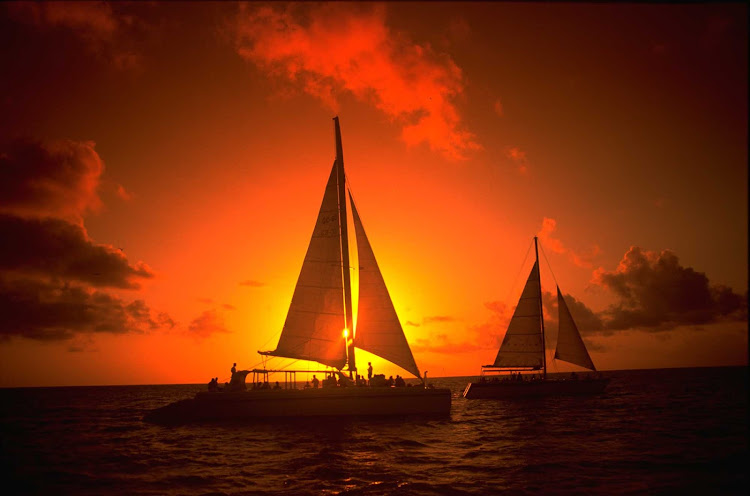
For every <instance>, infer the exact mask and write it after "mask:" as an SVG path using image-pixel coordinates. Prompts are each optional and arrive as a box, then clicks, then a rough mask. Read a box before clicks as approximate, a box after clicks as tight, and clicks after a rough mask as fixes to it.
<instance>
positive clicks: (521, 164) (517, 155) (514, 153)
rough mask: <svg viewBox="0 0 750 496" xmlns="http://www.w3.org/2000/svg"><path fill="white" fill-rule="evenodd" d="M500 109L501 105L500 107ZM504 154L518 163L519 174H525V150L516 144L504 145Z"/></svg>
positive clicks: (526, 167) (526, 170) (526, 162)
mask: <svg viewBox="0 0 750 496" xmlns="http://www.w3.org/2000/svg"><path fill="white" fill-rule="evenodd" d="M499 103H500V101H499V100H498V101H497V103H496V105H495V111H496V112H497V104H499ZM500 110H501V111H502V107H501V108H500ZM505 156H506V157H508V158H509V159H511V160H512V161H513V162H515V163H516V164H517V165H518V172H520V173H521V174H526V173H527V172H528V170H529V168H528V166H527V164H528V161H527V160H526V152H525V151H523V150H521V149H520V148H518V147H517V146H506V147H505Z"/></svg>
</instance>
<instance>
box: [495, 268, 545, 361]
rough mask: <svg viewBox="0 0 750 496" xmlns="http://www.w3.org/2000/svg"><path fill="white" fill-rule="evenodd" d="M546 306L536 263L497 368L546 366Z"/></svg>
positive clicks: (498, 357)
mask: <svg viewBox="0 0 750 496" xmlns="http://www.w3.org/2000/svg"><path fill="white" fill-rule="evenodd" d="M541 326H542V304H541V300H540V286H539V261H538V260H537V262H535V263H534V267H533V268H532V269H531V273H530V274H529V278H528V280H527V281H526V286H524V288H523V293H521V298H520V299H519V300H518V305H517V306H516V310H515V312H514V313H513V318H511V320H510V323H509V324H508V330H507V331H506V332H505V338H503V344H502V345H501V346H500V350H499V351H498V352H497V357H496V358H495V363H494V364H493V366H494V367H532V368H542V367H543V366H544V343H543V342H542V332H541Z"/></svg>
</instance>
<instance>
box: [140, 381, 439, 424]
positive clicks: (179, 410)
mask: <svg viewBox="0 0 750 496" xmlns="http://www.w3.org/2000/svg"><path fill="white" fill-rule="evenodd" d="M450 408H451V392H450V390H449V389H424V388H421V387H406V388H357V387H349V388H330V389H301V390H298V389H290V390H287V389H282V390H249V391H241V392H233V393H226V392H222V393H208V392H206V393H198V394H196V396H195V398H192V399H185V400H181V401H177V402H175V403H171V404H169V405H166V406H164V407H161V408H157V409H156V410H152V411H151V412H149V413H148V414H147V415H146V416H145V417H144V420H145V421H147V422H153V423H161V424H168V423H186V422H201V421H216V420H218V421H222V420H228V421H237V420H246V419H253V418H294V417H316V416H386V415H421V416H426V415H430V416H436V415H443V416H447V415H449V414H450Z"/></svg>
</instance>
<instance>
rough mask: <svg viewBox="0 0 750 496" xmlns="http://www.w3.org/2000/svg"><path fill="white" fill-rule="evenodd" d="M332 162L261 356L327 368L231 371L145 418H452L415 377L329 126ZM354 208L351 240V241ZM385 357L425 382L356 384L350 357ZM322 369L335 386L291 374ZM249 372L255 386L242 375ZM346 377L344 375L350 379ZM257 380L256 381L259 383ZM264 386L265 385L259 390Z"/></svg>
mask: <svg viewBox="0 0 750 496" xmlns="http://www.w3.org/2000/svg"><path fill="white" fill-rule="evenodd" d="M333 121H334V132H335V143H336V158H335V160H334V163H333V167H332V168H331V172H330V175H329V177H328V182H327V184H326V188H325V193H324V194H323V201H322V204H321V206H320V211H319V213H318V219H317V222H316V224H315V228H314V230H313V234H312V238H311V239H310V244H309V246H308V248H307V253H306V255H305V258H304V261H303V263H302V269H301V271H300V274H299V278H298V280H297V285H296V287H295V289H294V294H293V296H292V301H291V304H290V306H289V312H288V314H287V317H286V321H285V323H284V327H283V329H282V331H281V335H280V337H279V341H278V344H277V346H276V348H275V349H274V350H271V351H259V352H258V353H260V354H261V355H263V356H272V357H285V358H291V359H296V360H305V361H309V362H317V363H318V364H321V365H324V366H326V367H328V369H326V370H317V371H311V370H299V371H294V370H289V369H280V370H267V369H265V367H264V368H263V369H253V370H243V371H238V372H236V373H233V377H232V382H231V383H230V384H229V385H228V386H227V387H226V388H225V390H224V391H222V392H200V393H198V394H197V395H196V396H195V398H191V399H186V400H182V401H178V402H176V403H172V404H170V405H167V406H165V407H162V408H160V409H157V410H154V411H152V412H151V413H150V414H149V415H147V417H146V420H151V421H156V422H159V421H174V420H178V421H185V420H214V419H242V418H247V417H297V416H322V415H326V416H327V415H332V416H333V415H367V416H369V415H374V416H377V415H448V414H449V413H450V407H451V392H450V390H449V389H439V388H433V387H429V386H428V385H427V384H426V380H425V378H423V377H422V375H421V374H420V371H419V368H418V367H417V364H416V362H415V360H414V356H413V355H412V352H411V349H410V348H409V343H408V342H407V340H406V337H405V335H404V331H403V329H402V327H401V323H400V321H399V319H398V315H397V314H396V310H395V308H394V306H393V302H392V301H391V298H390V295H389V293H388V289H387V288H386V285H385V281H384V280H383V276H382V274H381V272H380V269H379V267H378V263H377V261H376V260H375V254H374V253H373V250H372V247H371V245H370V242H369V240H368V238H367V234H366V233H365V230H364V227H363V225H362V220H361V218H360V216H359V213H358V212H357V208H356V207H355V205H354V199H353V197H352V194H351V191H350V189H349V187H348V184H347V180H346V174H345V171H344V157H343V149H342V144H341V130H340V127H339V120H338V117H335V118H334V119H333ZM349 205H350V206H351V214H352V223H353V225H354V231H355V233H354V234H355V236H354V239H353V240H350V239H349V232H348V231H349V229H348V211H349ZM350 242H354V243H356V248H357V267H358V276H359V277H358V280H359V288H358V289H359V291H358V301H357V302H356V305H357V310H358V311H357V321H356V323H355V322H354V319H353V312H352V307H353V306H354V303H353V301H352V277H351V270H352V267H351V263H350V253H349V244H350ZM357 349H362V350H365V351H368V352H370V353H372V354H374V355H377V356H379V357H381V358H384V359H386V360H388V361H390V362H392V363H393V364H395V365H398V366H399V367H401V368H403V369H404V370H406V371H407V372H409V373H411V374H413V375H414V376H415V377H416V378H418V379H419V380H420V382H421V384H420V385H418V386H414V387H412V386H409V387H406V386H405V387H375V386H374V383H375V382H376V381H375V380H373V381H371V384H370V385H369V386H364V387H363V385H362V383H361V382H360V383H359V385H357V382H356V381H353V380H352V379H355V376H356V375H358V374H357V362H356V350H357ZM281 372H283V373H284V375H285V381H284V386H283V387H280V388H279V389H269V388H267V387H264V386H265V385H266V384H268V375H269V374H272V373H281ZM298 372H301V373H307V374H309V373H311V372H319V373H321V374H327V375H328V376H329V380H330V379H331V378H335V377H338V379H337V380H336V379H333V381H332V382H329V381H324V382H328V384H332V387H323V388H317V387H313V388H302V389H299V388H298V386H297V381H296V373H298ZM250 373H252V374H253V387H251V388H248V387H247V386H246V385H245V378H246V377H247V376H248V375H249V374H250ZM347 373H348V376H349V377H348V378H347ZM258 379H261V380H258ZM258 383H260V384H261V387H256V386H257V384H258Z"/></svg>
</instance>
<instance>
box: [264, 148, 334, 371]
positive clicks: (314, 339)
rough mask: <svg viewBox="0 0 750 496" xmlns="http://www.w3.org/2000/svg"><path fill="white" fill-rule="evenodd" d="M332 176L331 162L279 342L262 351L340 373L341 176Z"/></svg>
mask: <svg viewBox="0 0 750 496" xmlns="http://www.w3.org/2000/svg"><path fill="white" fill-rule="evenodd" d="M337 176H338V174H337V167H336V163H335V162H334V165H333V168H332V169H331V175H330V177H329V178H328V184H327V185H326V191H325V194H324V196H323V203H322V204H321V206H320V212H319V213H318V220H317V222H316V224H315V229H314V231H313V235H312V239H311V240H310V245H309V247H308V248H307V254H306V255H305V260H304V262H303V263H302V270H301V271H300V274H299V279H298V280H297V286H296V287H295V289H294V295H293V296H292V303H291V305H290V306H289V313H288V314H287V317H286V322H285V323H284V328H283V330H282V331H281V337H280V338H279V344H278V345H277V347H276V350H274V351H272V352H265V353H266V354H269V355H274V356H282V357H287V358H297V359H302V360H312V361H316V362H320V363H323V364H325V365H330V366H332V367H336V368H339V369H340V368H342V367H343V366H344V364H345V363H346V348H345V342H344V337H343V334H342V333H343V330H344V327H345V319H344V296H343V295H344V286H343V277H342V257H341V221H340V217H339V205H338V189H337V187H338V181H340V180H341V181H343V180H344V178H343V177H341V178H339V177H337Z"/></svg>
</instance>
